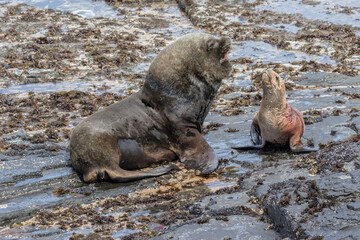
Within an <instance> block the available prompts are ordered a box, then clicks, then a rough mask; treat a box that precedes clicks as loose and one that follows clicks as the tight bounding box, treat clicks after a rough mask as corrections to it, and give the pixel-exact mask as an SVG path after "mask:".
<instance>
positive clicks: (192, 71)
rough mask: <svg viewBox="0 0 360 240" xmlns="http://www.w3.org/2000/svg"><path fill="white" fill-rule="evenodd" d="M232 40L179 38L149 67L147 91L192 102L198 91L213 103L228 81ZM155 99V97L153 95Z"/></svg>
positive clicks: (195, 36)
mask: <svg viewBox="0 0 360 240" xmlns="http://www.w3.org/2000/svg"><path fill="white" fill-rule="evenodd" d="M230 49H231V42H230V39H229V38H215V37H213V36H212V35H209V34H205V33H194V34H189V35H186V36H184V37H181V38H179V39H178V40H176V41H175V42H173V43H172V44H170V45H169V46H167V47H166V48H165V49H163V50H162V51H161V52H160V53H159V54H158V56H156V58H155V59H154V60H153V62H152V63H151V65H150V68H149V72H148V75H147V77H146V81H145V84H144V88H145V89H147V90H151V91H152V92H154V93H156V94H155V95H156V96H157V97H158V98H161V97H163V96H164V95H168V96H174V95H176V96H177V97H182V98H186V99H189V100H191V99H193V98H192V97H193V95H194V94H198V93H196V90H197V89H194V88H200V89H199V91H202V92H203V93H205V95H204V96H205V98H206V99H204V100H206V101H209V100H212V98H213V97H214V95H215V94H216V92H217V90H218V88H219V87H220V84H221V80H222V79H224V78H226V77H228V76H229V75H230V73H231V71H232V66H231V64H230V61H229V59H228V58H227V53H228V52H229V51H230ZM153 95H154V94H153Z"/></svg>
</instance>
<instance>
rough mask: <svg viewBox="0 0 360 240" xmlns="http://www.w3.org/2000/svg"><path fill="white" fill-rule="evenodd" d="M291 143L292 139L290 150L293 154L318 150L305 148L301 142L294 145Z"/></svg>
mask: <svg viewBox="0 0 360 240" xmlns="http://www.w3.org/2000/svg"><path fill="white" fill-rule="evenodd" d="M292 143H293V142H292V139H290V149H291V151H292V152H294V153H311V152H316V151H317V150H319V149H317V148H305V147H304V146H303V144H302V142H301V141H298V142H296V143H295V144H292Z"/></svg>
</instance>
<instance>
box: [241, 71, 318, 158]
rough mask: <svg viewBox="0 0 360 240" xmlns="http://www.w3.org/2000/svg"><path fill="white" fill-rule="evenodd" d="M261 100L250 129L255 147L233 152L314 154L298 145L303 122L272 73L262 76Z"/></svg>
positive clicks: (277, 77)
mask: <svg viewBox="0 0 360 240" xmlns="http://www.w3.org/2000/svg"><path fill="white" fill-rule="evenodd" d="M261 80H262V87H263V99H262V101H261V105H260V110H259V112H258V113H257V114H256V116H255V118H254V120H253V123H252V126H251V131H250V134H251V138H252V141H253V143H254V144H255V146H247V147H236V148H235V149H240V150H249V149H264V148H266V149H269V148H280V149H281V148H289V147H290V149H291V150H292V151H293V152H309V151H314V150H311V149H305V148H304V147H303V145H302V142H301V137H302V136H303V134H304V130H305V123H304V119H303V117H302V116H301V114H300V113H299V111H297V110H296V109H294V108H293V107H291V106H290V105H289V104H288V103H287V101H286V91H285V84H284V81H283V80H282V79H281V77H280V76H279V75H278V74H277V73H275V72H274V71H273V70H271V69H269V70H267V71H265V72H264V73H263V74H262V76H261Z"/></svg>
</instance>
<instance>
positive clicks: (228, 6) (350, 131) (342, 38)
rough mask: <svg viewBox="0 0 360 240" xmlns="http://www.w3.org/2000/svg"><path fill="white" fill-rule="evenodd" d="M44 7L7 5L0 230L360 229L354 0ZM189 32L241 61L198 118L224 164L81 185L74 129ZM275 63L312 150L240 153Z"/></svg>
mask: <svg viewBox="0 0 360 240" xmlns="http://www.w3.org/2000/svg"><path fill="white" fill-rule="evenodd" d="M50 2H51V1H49V3H39V2H37V1H32V0H26V1H25V0H24V1H19V2H18V3H11V4H10V3H6V4H5V3H1V4H0V22H1V24H0V26H1V27H0V122H1V124H0V169H1V176H0V238H1V239H151V238H153V239H190V237H192V238H193V239H249V238H257V239H282V238H286V237H289V238H291V239H346V238H349V239H351V238H352V239H356V238H360V236H359V233H358V231H357V229H356V228H357V226H358V225H359V223H360V222H359V221H360V219H359V217H358V216H359V214H357V213H358V211H359V196H360V195H359V192H360V190H359V181H360V175H359V168H360V163H359V159H360V158H359V150H358V149H359V143H360V141H359V135H358V134H359V130H360V95H359V93H360V91H359V90H360V77H359V75H358V71H359V69H360V68H359V67H360V52H359V44H360V38H359V36H358V35H359V32H360V25H359V20H358V19H360V5H359V4H357V3H355V2H353V1H343V2H342V3H341V4H335V3H333V1H330V0H328V1H326V2H327V4H324V3H323V1H304V0H303V1H300V0H299V1H298V0H296V1H291V3H292V4H297V5H298V7H297V8H295V7H289V6H287V4H290V3H289V2H288V1H283V0H276V1H275V0H274V1H259V0H258V1H231V0H225V1H221V2H219V1H212V0H207V1H203V0H202V1H192V0H177V1H151V0H149V1H137V0H135V1H132V0H129V1H95V2H93V1H85V0H82V1H80V2H79V3H78V5H76V4H75V3H69V2H68V1H66V0H59V1H56V3H54V2H52V3H50ZM80 3H81V4H80ZM27 4H28V5H27ZM80 5H81V6H80ZM192 32H208V33H211V34H214V35H218V36H227V37H230V38H231V40H232V44H233V49H232V50H231V53H230V54H229V58H230V60H231V62H232V64H233V65H234V71H233V73H232V75H231V77H230V78H229V79H227V80H225V81H224V82H223V84H222V86H221V89H220V91H219V94H218V96H217V98H216V100H215V103H214V105H213V107H212V109H211V111H210V113H209V115H208V116H207V118H206V120H205V121H206V122H205V124H204V126H203V133H204V136H205V138H206V140H207V141H208V142H209V144H210V145H211V146H212V147H213V148H214V150H215V151H216V153H217V155H218V157H219V159H220V164H219V167H218V169H217V170H216V171H215V172H214V173H212V174H210V175H209V176H205V177H202V176H198V173H197V172H195V171H193V170H187V169H185V168H184V167H183V166H182V164H181V163H176V164H177V166H178V167H179V168H180V170H178V171H173V172H171V173H170V174H167V175H165V176H161V177H158V178H151V179H145V180H142V181H137V182H131V183H126V184H125V183H124V184H113V183H96V184H84V183H83V182H82V181H81V180H80V178H79V176H78V175H77V173H76V172H75V171H74V170H73V169H72V168H71V164H70V160H69V152H68V144H69V137H70V134H71V129H72V128H73V127H74V126H76V125H77V124H78V123H79V122H80V121H81V120H82V119H84V118H85V117H86V116H89V115H91V114H92V113H94V112H95V111H97V110H99V109H101V108H103V107H106V106H108V105H110V104H112V103H114V102H117V101H119V100H121V99H123V98H125V97H127V96H129V95H131V94H132V93H134V92H137V91H138V90H139V88H140V87H141V86H142V84H143V81H144V78H145V76H146V71H147V68H148V66H149V65H150V62H151V60H152V59H153V58H154V57H155V56H156V54H157V53H158V52H159V51H160V50H161V49H162V48H163V47H164V46H166V45H167V44H168V43H170V42H172V41H173V40H174V39H176V38H177V37H179V36H182V35H184V34H187V33H192ZM266 68H273V69H274V70H275V71H277V72H278V73H279V74H280V75H281V77H282V78H283V79H284V81H285V84H286V89H287V101H288V102H289V103H290V104H291V105H292V106H293V107H294V108H296V109H298V110H299V111H300V112H301V114H302V115H303V116H304V119H305V123H306V129H305V134H304V136H303V139H302V141H303V143H304V144H305V145H308V146H310V147H318V148H319V151H318V152H316V153H311V154H306V155H304V154H302V155H296V154H293V153H290V152H287V151H272V152H271V151H270V152H269V151H236V150H233V149H232V148H231V147H233V146H242V145H249V144H251V142H250V135H249V131H250V126H251V122H252V119H253V117H254V116H255V114H256V112H257V111H258V109H259V106H260V103H261V99H262V89H261V83H260V81H259V78H258V75H259V73H260V72H262V71H263V70H265V69H266Z"/></svg>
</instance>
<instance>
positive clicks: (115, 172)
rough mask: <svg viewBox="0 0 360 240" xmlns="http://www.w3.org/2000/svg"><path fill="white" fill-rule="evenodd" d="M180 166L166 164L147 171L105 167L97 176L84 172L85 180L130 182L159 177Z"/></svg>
mask: <svg viewBox="0 0 360 240" xmlns="http://www.w3.org/2000/svg"><path fill="white" fill-rule="evenodd" d="M177 169H178V167H176V166H175V165H172V164H170V165H165V166H160V167H157V168H153V169H150V170H147V171H128V170H124V169H122V168H120V167H116V168H114V169H108V168H107V169H103V170H101V171H98V172H97V174H96V177H95V176H94V172H92V173H88V174H84V175H83V177H84V181H85V182H96V181H98V180H100V181H101V180H110V181H113V182H130V181H135V180H140V179H143V178H148V177H157V176H160V175H163V174H165V173H168V172H169V171H171V170H177ZM88 176H92V178H91V179H89V178H88ZM89 180H90V181H89Z"/></svg>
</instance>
